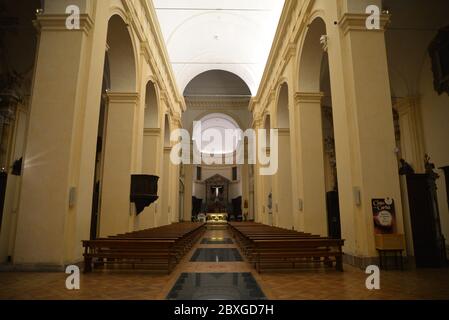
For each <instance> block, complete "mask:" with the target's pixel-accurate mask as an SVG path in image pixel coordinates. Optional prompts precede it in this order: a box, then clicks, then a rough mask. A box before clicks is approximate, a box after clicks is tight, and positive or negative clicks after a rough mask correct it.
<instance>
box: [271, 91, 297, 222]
mask: <svg viewBox="0 0 449 320" xmlns="http://www.w3.org/2000/svg"><path fill="white" fill-rule="evenodd" d="M289 112H290V108H289V87H288V84H287V83H286V82H284V83H282V84H281V86H280V88H279V95H278V101H277V105H276V118H277V130H278V154H279V156H278V159H279V160H278V161H279V165H278V171H277V173H276V175H275V176H274V179H275V181H276V190H275V204H274V208H273V209H274V210H273V213H274V222H275V225H276V226H278V227H281V228H286V229H292V228H294V222H293V208H292V199H293V197H292V174H291V172H292V170H291V145H290V114H289Z"/></svg>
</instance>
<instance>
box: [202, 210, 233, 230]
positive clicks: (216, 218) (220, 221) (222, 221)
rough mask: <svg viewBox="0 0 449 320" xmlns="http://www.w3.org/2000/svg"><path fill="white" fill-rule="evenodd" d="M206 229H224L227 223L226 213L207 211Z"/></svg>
mask: <svg viewBox="0 0 449 320" xmlns="http://www.w3.org/2000/svg"><path fill="white" fill-rule="evenodd" d="M206 225H207V228H208V229H225V228H227V225H228V214H227V213H208V214H207V215H206Z"/></svg>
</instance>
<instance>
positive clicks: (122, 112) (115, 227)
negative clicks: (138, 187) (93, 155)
mask: <svg viewBox="0 0 449 320" xmlns="http://www.w3.org/2000/svg"><path fill="white" fill-rule="evenodd" d="M107 99H108V106H107V128H106V141H105V150H104V166H103V182H102V192H101V212H100V236H101V237H105V236H111V235H115V234H118V233H124V232H128V231H131V229H132V228H133V225H134V223H133V222H134V214H135V210H134V209H133V207H132V206H131V203H130V199H129V197H130V185H131V174H132V169H133V168H132V166H133V154H134V151H135V150H133V145H134V144H133V141H134V123H135V117H136V116H137V108H138V101H139V96H138V94H137V93H123V92H109V93H108V94H107Z"/></svg>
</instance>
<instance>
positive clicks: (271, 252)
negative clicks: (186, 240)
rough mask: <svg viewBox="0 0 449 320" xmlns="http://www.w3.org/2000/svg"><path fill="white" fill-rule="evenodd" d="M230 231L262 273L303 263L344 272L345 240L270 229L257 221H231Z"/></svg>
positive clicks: (250, 260) (244, 252)
mask: <svg viewBox="0 0 449 320" xmlns="http://www.w3.org/2000/svg"><path fill="white" fill-rule="evenodd" d="M229 228H230V231H231V233H232V235H233V237H234V239H235V241H236V242H237V244H238V245H239V247H240V249H241V251H242V253H243V254H244V255H245V256H246V257H247V259H248V261H249V262H250V263H252V264H253V265H254V267H255V269H256V270H257V271H258V272H259V273H260V272H262V270H266V269H278V268H280V267H287V268H291V269H295V268H296V267H297V266H299V265H301V264H314V265H317V264H324V265H325V266H328V267H333V266H334V265H335V268H336V269H337V270H338V271H343V251H342V247H343V245H344V240H341V239H329V238H325V237H321V236H319V235H313V234H310V233H304V232H297V231H294V230H286V229H282V228H276V227H270V226H266V225H263V224H259V223H254V222H230V223H229Z"/></svg>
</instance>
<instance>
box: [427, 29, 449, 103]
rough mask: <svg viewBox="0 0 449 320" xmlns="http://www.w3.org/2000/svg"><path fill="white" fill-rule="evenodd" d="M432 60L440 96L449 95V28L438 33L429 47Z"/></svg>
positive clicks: (435, 84) (435, 82)
mask: <svg viewBox="0 0 449 320" xmlns="http://www.w3.org/2000/svg"><path fill="white" fill-rule="evenodd" d="M429 54H430V58H431V59H432V71H433V78H434V80H433V82H434V87H435V91H437V92H438V94H440V95H441V94H442V93H444V92H446V93H447V94H449V26H447V27H444V28H442V29H440V30H439V31H438V34H437V36H436V37H435V39H434V40H433V41H432V43H431V44H430V46H429Z"/></svg>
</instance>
